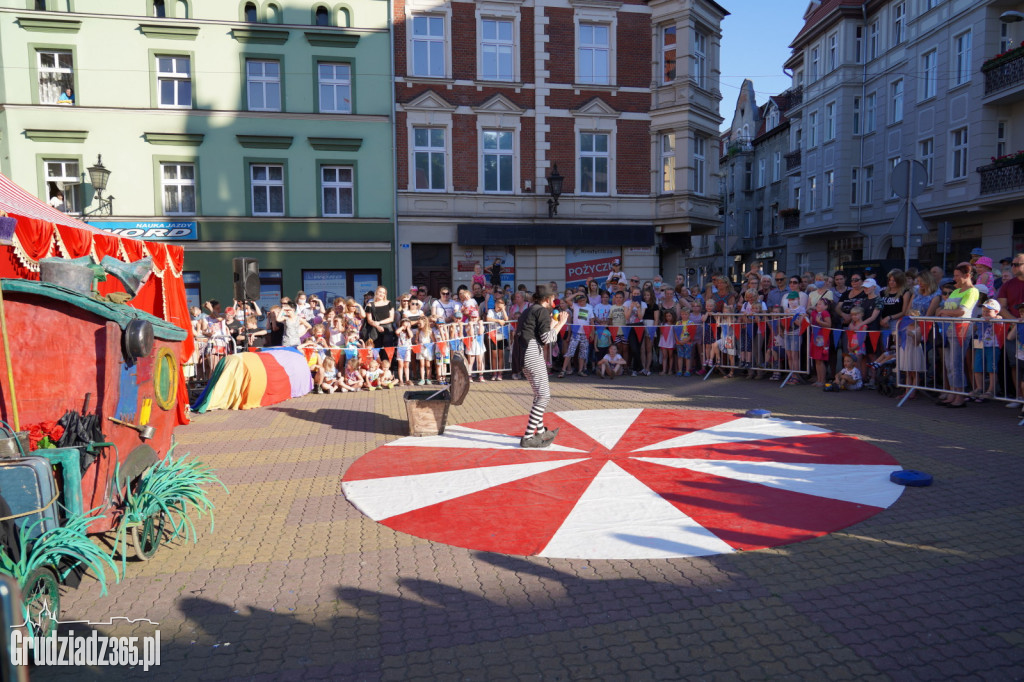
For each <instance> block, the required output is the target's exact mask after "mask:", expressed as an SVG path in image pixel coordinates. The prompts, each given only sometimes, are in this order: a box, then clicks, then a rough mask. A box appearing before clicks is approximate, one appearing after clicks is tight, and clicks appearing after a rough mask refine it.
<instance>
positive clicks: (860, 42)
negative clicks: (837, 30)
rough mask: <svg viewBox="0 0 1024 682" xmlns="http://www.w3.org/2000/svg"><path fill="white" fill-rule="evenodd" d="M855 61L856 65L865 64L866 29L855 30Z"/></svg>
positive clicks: (859, 27)
mask: <svg viewBox="0 0 1024 682" xmlns="http://www.w3.org/2000/svg"><path fill="white" fill-rule="evenodd" d="M853 61H854V63H856V64H863V63H864V27H863V26H855V27H854V28H853Z"/></svg>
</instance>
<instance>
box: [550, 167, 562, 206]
mask: <svg viewBox="0 0 1024 682" xmlns="http://www.w3.org/2000/svg"><path fill="white" fill-rule="evenodd" d="M564 179H565V178H563V177H562V176H561V175H560V174H559V172H558V164H557V163H556V164H555V165H553V166H552V167H551V175H549V176H548V194H550V195H551V198H550V199H548V218H553V217H555V216H556V215H558V197H560V196H562V180H564Z"/></svg>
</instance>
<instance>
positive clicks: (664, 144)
mask: <svg viewBox="0 0 1024 682" xmlns="http://www.w3.org/2000/svg"><path fill="white" fill-rule="evenodd" d="M659 140H660V143H659V144H660V146H661V194H671V193H672V192H675V191H676V134H675V133H662V134H661V135H660V137H659Z"/></svg>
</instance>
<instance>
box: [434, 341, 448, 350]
mask: <svg viewBox="0 0 1024 682" xmlns="http://www.w3.org/2000/svg"><path fill="white" fill-rule="evenodd" d="M435 347H436V348H437V352H438V353H444V352H445V351H447V350H448V342H447V341H438V342H437V343H436V346H435Z"/></svg>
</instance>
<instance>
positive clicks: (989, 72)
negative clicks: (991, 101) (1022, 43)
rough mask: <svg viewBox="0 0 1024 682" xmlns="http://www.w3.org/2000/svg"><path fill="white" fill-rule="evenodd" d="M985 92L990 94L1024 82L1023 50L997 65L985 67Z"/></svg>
mask: <svg viewBox="0 0 1024 682" xmlns="http://www.w3.org/2000/svg"><path fill="white" fill-rule="evenodd" d="M982 71H984V72H985V94H986V95H991V94H993V93H996V92H999V91H1000V90H1004V89H1006V88H1009V87H1013V86H1014V85H1020V84H1021V83H1024V52H1022V53H1021V54H1019V55H1017V56H1016V57H1013V58H1012V59H1010V60H1008V61H1004V62H1001V63H1000V64H999V65H998V66H995V67H992V68H988V69H985V68H983V69H982Z"/></svg>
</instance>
